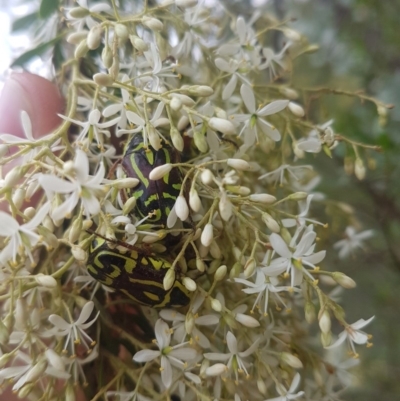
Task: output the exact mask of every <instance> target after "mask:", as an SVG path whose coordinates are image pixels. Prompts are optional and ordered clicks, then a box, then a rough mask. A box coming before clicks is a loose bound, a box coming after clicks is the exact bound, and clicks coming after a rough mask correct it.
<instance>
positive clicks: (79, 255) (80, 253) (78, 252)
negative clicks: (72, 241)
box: [71, 245, 87, 262]
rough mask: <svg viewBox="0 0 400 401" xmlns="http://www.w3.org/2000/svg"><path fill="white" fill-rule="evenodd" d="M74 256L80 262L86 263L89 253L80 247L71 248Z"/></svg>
mask: <svg viewBox="0 0 400 401" xmlns="http://www.w3.org/2000/svg"><path fill="white" fill-rule="evenodd" d="M71 253H72V256H73V257H74V258H75V259H76V260H78V261H79V262H84V261H85V260H86V258H87V253H86V252H85V251H84V250H83V249H82V247H80V246H79V245H74V246H73V247H71Z"/></svg>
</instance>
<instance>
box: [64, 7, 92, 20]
mask: <svg viewBox="0 0 400 401" xmlns="http://www.w3.org/2000/svg"><path fill="white" fill-rule="evenodd" d="M88 15H90V11H89V10H88V9H87V8H83V7H74V8H71V10H69V12H68V16H69V17H71V18H76V19H82V18H85V17H87V16H88Z"/></svg>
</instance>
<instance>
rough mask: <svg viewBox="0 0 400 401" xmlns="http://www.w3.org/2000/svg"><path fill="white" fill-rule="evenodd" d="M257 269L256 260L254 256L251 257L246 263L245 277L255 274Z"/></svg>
mask: <svg viewBox="0 0 400 401" xmlns="http://www.w3.org/2000/svg"><path fill="white" fill-rule="evenodd" d="M255 270H256V261H255V259H254V258H249V259H248V260H247V262H246V264H245V265H244V277H245V278H249V277H251V276H252V275H253V273H254V271H255Z"/></svg>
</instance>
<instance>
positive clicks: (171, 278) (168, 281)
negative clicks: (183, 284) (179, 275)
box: [163, 269, 175, 291]
mask: <svg viewBox="0 0 400 401" xmlns="http://www.w3.org/2000/svg"><path fill="white" fill-rule="evenodd" d="M174 282H175V270H174V269H168V271H167V274H166V275H165V276H164V280H163V286H164V290H165V291H168V290H169V289H171V288H172V286H173V285H174Z"/></svg>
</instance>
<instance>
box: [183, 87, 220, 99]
mask: <svg viewBox="0 0 400 401" xmlns="http://www.w3.org/2000/svg"><path fill="white" fill-rule="evenodd" d="M187 91H188V92H189V94H191V95H194V96H202V97H208V96H211V95H212V94H213V93H214V89H213V88H211V87H210V86H206V85H193V86H189V88H187Z"/></svg>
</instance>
